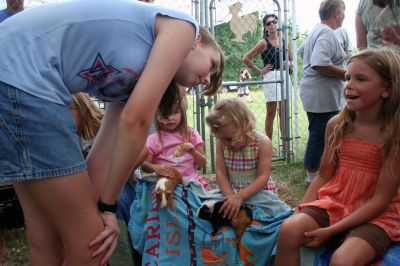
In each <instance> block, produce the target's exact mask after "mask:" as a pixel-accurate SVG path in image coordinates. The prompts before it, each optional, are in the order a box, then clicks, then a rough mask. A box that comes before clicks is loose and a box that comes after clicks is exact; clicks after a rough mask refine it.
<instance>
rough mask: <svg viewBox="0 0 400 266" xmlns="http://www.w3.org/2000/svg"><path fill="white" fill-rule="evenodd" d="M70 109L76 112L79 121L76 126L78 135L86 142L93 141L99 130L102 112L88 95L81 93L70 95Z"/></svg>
mask: <svg viewBox="0 0 400 266" xmlns="http://www.w3.org/2000/svg"><path fill="white" fill-rule="evenodd" d="M70 108H71V109H73V110H76V111H77V113H78V115H79V118H80V121H81V123H80V125H79V126H78V135H79V136H80V137H82V138H83V139H86V140H92V139H94V138H95V137H96V135H97V132H98V131H99V129H100V124H101V119H102V118H103V112H102V110H100V109H99V108H98V107H97V106H96V105H95V104H94V103H93V101H92V100H91V99H90V97H89V95H88V94H86V93H83V92H78V93H75V94H73V95H72V104H71V107H70Z"/></svg>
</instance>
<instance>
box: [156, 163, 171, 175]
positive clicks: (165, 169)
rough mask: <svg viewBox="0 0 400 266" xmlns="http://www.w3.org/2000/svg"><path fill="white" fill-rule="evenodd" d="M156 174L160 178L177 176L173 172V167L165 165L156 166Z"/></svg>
mask: <svg viewBox="0 0 400 266" xmlns="http://www.w3.org/2000/svg"><path fill="white" fill-rule="evenodd" d="M154 172H155V173H156V174H157V175H158V176H166V177H174V175H175V172H173V171H172V170H171V167H169V166H166V165H163V164H159V165H156V166H154Z"/></svg>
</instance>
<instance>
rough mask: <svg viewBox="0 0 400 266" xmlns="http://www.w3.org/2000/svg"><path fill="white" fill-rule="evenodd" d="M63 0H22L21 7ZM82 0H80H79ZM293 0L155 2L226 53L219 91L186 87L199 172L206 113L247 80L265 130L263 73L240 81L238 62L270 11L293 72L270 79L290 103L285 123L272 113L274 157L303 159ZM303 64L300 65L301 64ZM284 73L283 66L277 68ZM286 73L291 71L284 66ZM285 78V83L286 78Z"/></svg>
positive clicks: (209, 144) (209, 143) (210, 149)
mask: <svg viewBox="0 0 400 266" xmlns="http://www.w3.org/2000/svg"><path fill="white" fill-rule="evenodd" d="M59 1H62V0H25V1H24V4H25V8H26V9H28V8H33V7H35V6H37V5H41V4H43V3H49V2H59ZM82 1H84V0H82ZM294 1H295V0H233V1H232V0H155V4H156V5H161V6H167V7H171V8H175V9H178V10H181V11H184V12H186V13H189V14H191V15H193V16H194V17H195V18H196V19H197V20H198V21H199V22H200V24H201V25H204V26H206V27H207V28H208V29H209V30H210V32H211V33H213V34H214V36H215V38H216V39H217V41H218V43H219V44H220V46H221V48H222V50H223V51H224V53H225V57H226V64H225V71H224V82H223V86H222V88H221V90H220V93H218V95H217V96H214V97H203V96H202V95H201V94H200V93H199V91H201V88H200V87H195V88H188V96H187V97H188V100H189V103H190V105H189V112H190V113H189V114H188V119H189V124H190V126H191V127H194V128H196V129H197V130H198V131H199V132H200V134H201V136H202V137H203V139H204V141H205V143H206V147H205V150H206V153H207V155H208V164H207V166H206V167H205V168H204V169H203V173H215V164H214V163H215V139H214V138H213V137H212V136H211V135H210V133H209V130H208V128H207V126H206V125H205V123H204V117H205V116H206V115H207V113H208V111H209V110H210V109H211V108H212V106H213V104H214V103H215V102H216V101H218V100H219V99H224V98H232V97H238V90H239V88H241V87H243V86H248V88H249V92H250V99H248V101H247V104H248V106H249V107H250V109H251V110H252V111H253V112H254V114H255V116H256V118H257V131H259V132H263V133H265V127H264V123H265V118H266V104H265V102H264V93H263V84H265V83H268V82H265V81H263V77H262V76H260V75H257V74H256V73H254V72H252V70H251V69H248V70H249V71H250V74H251V77H252V78H251V79H248V80H246V81H245V82H239V75H240V69H241V68H248V67H247V66H246V65H245V64H244V63H243V62H242V57H243V56H244V55H245V54H246V53H247V52H248V51H249V50H250V49H251V48H252V47H254V46H255V45H256V44H257V42H258V41H260V40H261V38H262V37H263V25H262V18H263V16H264V15H265V14H270V13H274V14H276V15H277V16H278V24H277V26H278V29H279V36H280V44H281V45H280V47H284V48H286V49H280V50H279V51H280V53H279V60H280V62H281V64H280V65H281V66H282V65H283V64H282V60H283V58H284V57H285V58H288V47H289V46H290V47H291V50H292V55H293V62H294V68H293V74H291V75H290V76H289V74H287V75H281V76H282V79H277V80H274V81H272V82H271V83H273V84H275V87H276V90H281V92H282V93H283V92H286V95H290V97H288V104H287V105H286V108H284V109H281V110H278V111H277V112H280V114H281V117H282V121H285V123H283V128H282V129H280V126H279V119H278V117H279V115H278V113H277V114H276V117H275V120H274V126H273V127H274V128H273V138H272V142H273V146H274V150H275V151H274V154H273V160H274V161H280V162H293V161H301V160H302V158H303V154H304V150H305V146H306V141H307V134H308V131H307V125H308V122H307V117H306V114H305V112H304V111H303V108H302V107H301V102H300V100H299V93H298V92H299V87H298V81H299V79H298V75H299V74H298V71H297V70H298V68H297V64H298V62H297V61H298V60H297V56H296V51H297V48H296V39H297V38H296V36H297V32H296V30H295V29H296V26H295V25H296V24H295V23H296V21H295V17H296V16H295V9H294V8H293V6H294ZM3 8H6V0H0V9H3ZM254 62H255V64H256V65H258V66H259V67H260V68H262V67H263V63H262V61H261V58H256V59H255V60H254ZM299 69H301V65H300V68H299ZM281 73H282V72H281ZM287 73H289V71H287ZM289 79H290V80H291V82H292V85H293V86H292V87H291V88H290V86H289V85H286V86H283V80H289ZM286 84H288V83H287V82H286Z"/></svg>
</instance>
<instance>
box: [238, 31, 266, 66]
mask: <svg viewBox="0 0 400 266" xmlns="http://www.w3.org/2000/svg"><path fill="white" fill-rule="evenodd" d="M266 47H267V44H266V42H265V40H264V39H262V40H260V41H259V42H258V43H257V44H256V46H254V47H253V48H252V49H251V50H250V51H249V52H247V54H245V55H244V56H243V59H242V61H243V63H245V64H246V65H247V66H248V67H249V68H251V69H252V70H253V71H254V72H255V73H257V74H261V69H260V68H259V67H258V66H256V64H254V62H253V58H254V57H256V56H257V55H258V54H261V53H262V52H263V51H264V50H265V48H266Z"/></svg>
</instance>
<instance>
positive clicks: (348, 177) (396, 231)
mask: <svg viewBox="0 0 400 266" xmlns="http://www.w3.org/2000/svg"><path fill="white" fill-rule="evenodd" d="M382 152H383V147H382V145H378V144H376V143H372V142H368V141H363V140H357V139H349V138H346V139H344V140H342V142H341V146H340V156H339V167H338V169H336V172H335V174H334V176H333V177H332V178H331V179H330V180H329V181H328V183H326V184H325V185H324V186H322V187H321V188H320V189H319V191H318V200H316V201H313V202H309V203H305V204H302V205H300V209H302V208H304V207H307V206H314V207H317V208H321V209H325V210H326V211H327V213H328V215H329V219H330V224H335V223H337V222H338V221H340V220H341V219H343V218H344V217H346V216H348V215H349V214H351V213H352V212H353V211H355V210H357V209H358V208H359V207H361V206H362V205H363V204H364V203H365V202H367V201H368V200H369V199H370V198H371V197H372V196H373V194H374V192H375V189H376V186H377V181H378V177H379V172H380V169H381V164H382ZM399 163H400V162H399ZM399 174H400V173H399ZM370 223H373V224H376V225H378V226H379V227H381V228H383V229H384V230H385V231H386V233H387V234H388V235H389V237H390V238H391V239H392V240H393V241H399V240H400V188H398V189H397V192H396V194H395V196H394V197H393V199H392V201H391V202H390V205H389V206H388V208H387V210H386V211H385V212H384V213H383V214H382V215H381V216H379V217H378V218H376V219H374V220H372V221H370Z"/></svg>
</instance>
